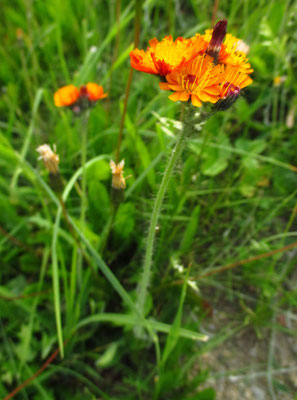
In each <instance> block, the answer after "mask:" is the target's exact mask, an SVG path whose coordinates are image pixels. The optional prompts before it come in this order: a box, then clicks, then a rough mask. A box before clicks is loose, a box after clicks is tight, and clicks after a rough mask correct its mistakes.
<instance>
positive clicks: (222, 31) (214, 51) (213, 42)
mask: <svg viewBox="0 0 297 400" xmlns="http://www.w3.org/2000/svg"><path fill="white" fill-rule="evenodd" d="M227 23H228V22H227V20H226V19H222V20H221V21H219V22H217V23H216V25H215V26H214V28H213V31H212V36H211V39H210V42H209V45H208V47H207V49H206V53H207V54H208V55H210V56H211V57H213V59H214V64H217V63H218V58H219V53H220V50H221V47H222V43H223V40H224V38H225V36H226V32H227Z"/></svg>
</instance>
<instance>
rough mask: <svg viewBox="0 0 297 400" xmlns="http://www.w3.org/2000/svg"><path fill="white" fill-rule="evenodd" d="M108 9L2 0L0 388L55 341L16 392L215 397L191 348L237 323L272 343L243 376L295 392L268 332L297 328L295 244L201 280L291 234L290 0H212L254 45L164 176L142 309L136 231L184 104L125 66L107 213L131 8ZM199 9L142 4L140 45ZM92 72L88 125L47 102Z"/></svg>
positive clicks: (212, 342) (177, 28)
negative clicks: (116, 201) (121, 172)
mask: <svg viewBox="0 0 297 400" xmlns="http://www.w3.org/2000/svg"><path fill="white" fill-rule="evenodd" d="M120 3H121V14H120V20H119V26H118V25H117V12H116V7H117V2H116V1H103V0H101V1H100V0H94V1H90V0H76V1H71V0H65V1H63V2H61V1H58V0H48V1H32V0H15V1H14V2H11V1H8V0H4V1H3V5H2V14H3V18H2V24H1V27H0V30H1V33H2V35H1V37H2V41H1V43H0V56H1V63H0V82H1V89H2V90H1V98H0V166H1V174H0V188H1V191H0V206H1V214H0V260H1V268H0V398H3V399H4V398H5V396H8V395H9V393H11V392H12V391H13V389H15V388H16V387H17V386H18V385H20V384H22V383H23V382H25V381H26V379H28V378H30V376H32V375H33V374H34V373H35V372H36V371H38V370H39V369H40V368H41V367H42V365H43V364H44V363H45V362H46V360H47V358H48V357H50V355H51V354H53V353H54V352H55V350H57V348H60V355H59V356H57V357H56V358H55V359H54V360H53V362H52V363H51V364H50V365H49V366H48V367H47V368H46V369H45V370H44V371H43V372H42V373H41V374H40V375H39V377H38V378H36V379H34V380H33V381H32V382H31V383H30V384H28V385H27V386H26V387H25V388H23V389H22V390H21V391H20V392H19V393H18V394H17V395H16V396H15V398H17V399H58V398H62V397H63V398H65V399H73V400H75V399H81V398H83V399H90V400H92V399H95V398H103V399H109V400H112V399H114V400H115V399H117V400H118V399H127V400H130V399H131V400H133V399H141V400H146V399H160V400H162V399H166V400H167V399H176V400H194V399H195V400H196V399H197V400H199V399H207V400H208V399H209V400H211V399H214V398H215V390H216V389H217V387H216V385H214V387H211V384H210V383H208V376H209V375H210V376H212V375H213V373H212V371H211V370H207V368H206V367H205V366H204V365H201V357H202V355H203V354H206V353H209V354H212V352H215V351H217V350H218V349H219V348H220V346H221V347H222V346H224V343H225V342H226V341H227V340H231V341H232V340H233V338H235V337H237V335H241V334H242V333H243V332H249V334H250V335H254V336H255V338H256V339H257V338H258V339H259V340H265V341H266V342H267V354H266V361H265V363H264V364H261V368H262V369H261V370H259V369H257V370H255V374H258V375H261V374H262V375H263V374H264V375H265V376H266V377H267V379H266V380H265V383H264V386H263V387H264V390H265V391H266V393H267V396H270V398H272V399H277V398H281V396H282V395H283V393H286V394H288V396H289V397H288V398H293V396H294V393H293V389H292V386H290V384H288V383H287V381H285V382H286V383H283V382H282V383H281V384H280V382H279V380H278V379H277V377H276V374H277V372H275V371H278V370H282V369H284V371H287V370H288V371H290V370H294V368H295V367H296V363H295V364H292V363H291V364H289V365H279V364H278V345H279V344H278V342H277V340H278V339H277V338H278V333H279V332H283V334H284V335H286V337H287V338H295V337H296V331H295V330H294V327H293V326H290V325H286V326H283V325H282V324H281V323H280V322H279V320H280V318H282V317H283V316H286V315H290V316H292V318H293V319H294V318H295V320H296V318H297V316H296V312H297V302H296V288H295V286H294V280H296V271H295V267H296V251H295V250H294V248H293V249H291V250H290V251H284V252H280V253H277V254H275V255H273V256H270V257H265V258H261V259H258V260H257V261H255V262H249V263H244V264H243V265H242V266H239V267H236V268H234V269H233V270H231V269H230V270H227V271H224V272H218V273H216V274H213V275H211V274H209V276H206V277H204V278H201V279H196V277H199V276H203V275H204V274H206V275H207V274H208V273H211V271H214V270H217V269H218V270H219V268H220V267H223V266H225V265H228V264H231V263H234V262H236V261H239V260H244V259H247V258H249V257H252V256H255V257H256V256H258V255H260V254H263V253H266V252H269V251H272V250H275V249H278V248H282V247H284V246H286V245H289V244H291V243H293V242H295V241H296V238H295V237H296V230H295V226H296V204H297V201H296V195H297V190H296V187H297V186H296V184H297V172H296V168H294V166H296V165H297V160H296V146H297V137H296V133H295V132H294V118H296V110H297V83H296V76H295V75H296V73H295V70H296V63H297V45H296V28H297V20H296V11H297V4H296V2H289V1H283V2H279V1H272V2H264V1H260V2H256V1H250V0H238V1H232V2H228V1H221V2H219V8H218V12H217V18H216V20H218V19H221V18H227V19H228V32H230V33H232V34H234V35H235V36H237V37H240V38H242V39H243V40H244V41H246V42H247V43H248V44H249V46H250V54H249V59H250V62H251V64H252V67H253V68H254V70H255V71H254V73H253V75H252V77H253V80H254V82H253V84H252V85H251V86H249V87H248V88H247V89H246V90H245V91H244V94H243V96H241V97H240V99H239V100H238V101H237V102H236V103H235V105H234V106H232V107H231V108H230V109H228V110H227V111H224V112H219V113H217V114H215V115H214V116H213V117H212V118H210V119H209V120H208V121H207V122H206V124H205V125H204V126H203V129H201V130H197V131H195V133H194V135H193V136H192V137H191V138H190V139H189V140H188V141H187V146H186V149H185V150H184V152H183V155H182V160H181V161H180V162H179V164H178V167H177V168H176V170H175V172H174V175H173V177H172V178H171V180H170V181H169V183H168V191H167V194H166V196H165V203H164V204H163V207H162V209H161V214H160V218H159V221H158V230H157V231H156V237H157V240H156V242H155V245H154V246H153V257H152V264H151V273H150V279H149V280H148V281H149V286H148V291H147V292H145V294H143V292H142V295H141V300H140V302H141V307H140V308H139V307H138V305H139V290H137V288H138V284H139V281H140V280H141V276H142V269H143V263H144V252H145V247H146V238H147V231H148V229H149V221H150V217H151V213H152V209H153V204H154V201H155V198H156V197H155V196H156V193H157V191H158V188H159V185H160V182H161V179H162V174H163V173H164V168H165V163H166V160H167V158H168V157H169V155H170V152H171V150H172V149H173V146H174V145H175V142H176V138H177V130H178V126H179V119H180V103H173V102H172V101H170V100H168V98H167V97H168V93H167V92H161V91H160V90H159V88H158V79H157V78H156V77H154V76H152V75H148V74H144V73H141V72H138V71H134V74H133V80H132V86H131V91H130V95H129V99H128V106H127V114H126V118H125V124H124V131H123V134H124V135H123V142H122V146H121V158H124V159H125V176H126V177H128V176H129V178H127V189H126V190H125V194H126V197H125V201H124V202H123V203H121V204H120V206H119V208H118V210H116V213H115V214H114V215H113V212H114V208H113V202H112V196H111V191H110V186H111V174H110V168H109V160H110V159H114V156H115V150H116V143H117V137H118V132H119V126H120V117H121V113H122V110H123V107H124V98H125V88H126V84H127V80H128V76H129V69H130V64H129V56H128V55H129V52H130V50H131V49H132V48H133V41H134V17H135V4H134V2H130V1H121V2H120ZM212 11H213V2H210V1H203V2H202V1H189V2H181V1H179V0H171V1H168V2H161V1H159V0H150V1H143V5H142V16H141V28H140V45H139V46H140V48H146V47H147V44H148V40H149V39H151V38H153V37H155V36H156V37H158V38H159V39H161V38H162V37H164V36H165V35H167V34H169V33H171V34H172V35H173V36H174V37H177V36H184V37H190V36H191V35H193V34H195V33H196V32H203V31H204V29H207V28H209V27H210V26H211V18H212ZM119 28H120V31H119V34H118V29H119ZM277 76H280V77H282V81H281V83H280V85H279V86H276V85H274V78H275V77H277ZM89 81H93V82H97V83H98V84H101V85H103V86H104V89H105V91H108V93H109V97H108V99H106V100H102V101H99V102H98V103H97V104H96V106H95V107H94V108H92V109H91V110H90V116H89V121H88V124H87V126H84V123H83V121H82V119H83V118H81V117H76V116H74V115H73V113H72V112H71V111H70V110H65V109H57V108H56V107H55V106H54V103H53V93H54V92H55V91H56V90H57V89H58V88H59V87H60V86H63V85H66V84H70V83H74V84H76V85H80V84H83V83H86V82H89ZM83 129H87V132H85V134H86V135H87V143H86V164H85V167H83V166H82V152H83V147H84V146H83V137H84V133H83ZM43 143H49V144H51V145H53V144H56V146H57V152H58V154H59V156H60V171H61V175H62V177H63V180H64V185H65V186H64V191H63V194H62V198H63V201H64V203H65V205H66V209H67V215H68V222H67V221H66V219H65V215H64V214H63V210H62V207H61V203H60V201H59V198H58V197H57V194H55V193H54V191H53V190H52V189H51V187H50V180H49V176H48V174H47V172H46V171H45V169H44V167H43V164H42V163H41V162H40V161H37V156H38V155H37V152H36V148H37V147H38V146H39V145H41V144H43ZM230 304H231V305H232V312H231V313H230V315H229V318H228V323H227V324H226V326H224V327H223V328H221V327H218V329H216V330H215V333H213V332H212V334H211V335H209V332H208V329H207V326H208V324H209V323H210V322H211V323H212V324H214V326H216V315H217V313H219V312H220V311H224V309H225V307H228V310H229V307H230ZM209 310H210V311H215V312H214V314H213V316H210V315H209ZM208 335H209V336H210V337H209V340H208V341H206V339H207V336H208ZM65 340H66V342H64V341H65ZM65 343H66V344H65ZM246 350H247V349H245V348H243V349H242V351H244V352H245V351H246ZM193 371H194V372H193ZM235 372H236V371H235ZM237 372H238V374H237V375H245V374H246V375H247V376H248V375H249V374H250V371H247V370H246V371H243V370H242V369H241V368H240V367H238V371H237ZM216 373H217V372H216ZM222 373H224V374H226V375H228V373H229V372H228V371H222ZM214 376H216V375H214ZM218 396H219V395H218ZM217 399H218V400H220V397H217Z"/></svg>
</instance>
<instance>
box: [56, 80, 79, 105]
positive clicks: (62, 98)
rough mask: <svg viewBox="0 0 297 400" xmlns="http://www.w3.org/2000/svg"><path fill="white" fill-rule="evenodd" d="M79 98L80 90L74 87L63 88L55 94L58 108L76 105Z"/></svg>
mask: <svg viewBox="0 0 297 400" xmlns="http://www.w3.org/2000/svg"><path fill="white" fill-rule="evenodd" d="M78 98H79V90H78V89H77V88H76V87H75V86H74V85H67V86H63V87H61V88H60V89H59V90H57V91H56V93H55V94H54V102H55V106H56V107H66V106H71V105H72V104H74V103H75V102H76V101H77V100H78Z"/></svg>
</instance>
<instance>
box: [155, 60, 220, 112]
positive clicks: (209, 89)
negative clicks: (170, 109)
mask: <svg viewBox="0 0 297 400" xmlns="http://www.w3.org/2000/svg"><path fill="white" fill-rule="evenodd" d="M166 80H167V82H160V83H159V85H160V88H161V89H163V90H172V91H174V93H173V94H171V95H170V96H169V99H171V100H173V101H178V100H180V101H188V100H189V98H191V100H192V104H193V105H194V106H195V107H201V106H202V102H210V103H216V102H217V101H218V100H219V99H220V94H221V90H222V89H221V85H222V84H223V83H224V82H226V80H225V76H224V66H222V65H214V63H213V58H212V57H210V56H209V55H207V54H203V55H199V56H197V57H196V58H195V59H193V60H190V61H189V62H188V63H186V64H185V65H183V66H182V67H181V68H179V69H177V70H175V71H173V72H172V73H171V74H169V75H167V76H166Z"/></svg>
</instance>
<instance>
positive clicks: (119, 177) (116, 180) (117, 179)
mask: <svg viewBox="0 0 297 400" xmlns="http://www.w3.org/2000/svg"><path fill="white" fill-rule="evenodd" d="M109 165H110V168H111V173H112V183H111V186H112V187H113V188H114V189H118V190H119V189H125V188H126V181H125V178H124V175H123V172H124V171H123V170H124V165H125V161H124V160H122V161H121V162H120V163H119V164H116V163H115V162H114V161H112V160H111V161H110V163H109Z"/></svg>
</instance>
